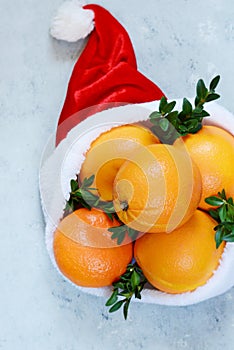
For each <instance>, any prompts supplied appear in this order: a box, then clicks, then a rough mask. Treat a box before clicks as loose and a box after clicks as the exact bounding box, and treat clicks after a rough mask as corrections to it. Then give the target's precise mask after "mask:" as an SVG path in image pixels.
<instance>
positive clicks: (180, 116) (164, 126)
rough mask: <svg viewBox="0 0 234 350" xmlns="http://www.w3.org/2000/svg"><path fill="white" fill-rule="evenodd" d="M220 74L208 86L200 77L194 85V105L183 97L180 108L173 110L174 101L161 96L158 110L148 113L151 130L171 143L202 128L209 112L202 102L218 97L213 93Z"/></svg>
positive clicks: (162, 140) (164, 141)
mask: <svg viewBox="0 0 234 350" xmlns="http://www.w3.org/2000/svg"><path fill="white" fill-rule="evenodd" d="M219 80H220V76H219V75H217V76H216V77H215V78H213V79H212V81H211V82H210V85H209V88H207V87H206V85H205V83H204V81H203V80H202V79H200V80H199V81H198V83H197V86H196V97H195V100H194V106H193V105H192V103H191V102H190V101H189V100H188V99H187V98H184V99H183V104H182V110H181V111H177V110H174V108H175V105H176V102H175V101H171V102H168V101H167V99H166V98H165V97H162V98H161V100H160V103H159V110H158V111H155V112H153V113H151V114H150V116H149V119H150V121H151V123H152V127H151V130H152V131H153V132H154V133H155V134H156V135H157V137H158V138H159V139H160V141H161V142H163V143H168V144H173V143H174V141H175V140H176V139H177V138H178V137H180V136H185V135H187V134H195V133H196V132H198V131H199V130H200V129H201V128H202V121H203V118H205V117H208V116H209V113H208V112H207V111H205V110H204V104H205V103H207V102H210V101H214V100H216V99H218V98H219V97H220V96H219V95H218V94H217V93H215V89H216V87H217V85H218V83H219Z"/></svg>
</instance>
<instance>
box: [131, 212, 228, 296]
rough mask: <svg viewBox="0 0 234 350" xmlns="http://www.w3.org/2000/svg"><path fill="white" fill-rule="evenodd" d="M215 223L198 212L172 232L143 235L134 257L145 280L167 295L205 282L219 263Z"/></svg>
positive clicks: (220, 252)
mask: <svg viewBox="0 0 234 350" xmlns="http://www.w3.org/2000/svg"><path fill="white" fill-rule="evenodd" d="M215 225H216V222H215V221H214V220H213V219H212V218H211V217H210V216H209V215H208V214H206V213H204V212H201V211H199V210H197V211H196V212H195V214H194V215H193V216H192V218H191V219H190V220H189V221H188V222H187V223H186V224H184V225H183V226H182V227H180V228H178V229H176V230H175V231H173V232H171V233H158V234H154V233H153V234H149V233H147V234H145V235H144V236H143V237H141V238H139V239H138V240H137V241H136V243H135V249H134V256H135V259H136V261H137V263H138V264H139V266H140V267H141V268H142V270H143V272H144V274H145V276H146V278H147V279H148V281H149V282H150V283H151V284H152V285H153V286H154V287H156V288H158V289H160V290H161V291H164V292H167V293H183V292H188V291H192V290H194V289H196V288H197V287H198V286H201V285H203V284H205V283H206V281H207V280H208V279H209V278H210V277H211V276H212V274H213V272H214V270H215V269H216V268H217V266H218V264H219V259H220V257H221V254H222V252H223V249H224V243H222V245H220V247H219V248H218V249H216V246H215V239H214V230H213V229H214V226H215Z"/></svg>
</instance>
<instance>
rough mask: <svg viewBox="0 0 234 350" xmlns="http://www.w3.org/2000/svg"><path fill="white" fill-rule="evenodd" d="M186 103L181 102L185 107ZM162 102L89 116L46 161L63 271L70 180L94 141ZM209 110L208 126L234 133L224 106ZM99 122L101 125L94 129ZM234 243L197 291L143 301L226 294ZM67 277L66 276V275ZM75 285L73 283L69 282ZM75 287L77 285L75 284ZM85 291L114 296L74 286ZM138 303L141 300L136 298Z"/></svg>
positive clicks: (49, 242) (51, 225)
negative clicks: (61, 231)
mask: <svg viewBox="0 0 234 350" xmlns="http://www.w3.org/2000/svg"><path fill="white" fill-rule="evenodd" d="M181 103H182V100H177V105H181ZM157 107H158V101H155V102H152V103H144V104H138V105H127V106H122V107H116V108H113V109H109V110H107V111H103V112H100V113H98V114H97V115H94V116H92V117H89V118H88V119H86V120H85V121H83V122H82V123H80V124H79V125H78V126H76V127H75V128H73V129H72V130H71V132H70V133H69V134H68V136H67V137H66V139H65V140H63V141H62V142H61V143H60V144H59V146H58V147H57V148H56V149H54V151H53V152H52V153H51V154H50V156H49V157H47V158H46V159H44V160H43V162H42V166H41V169H40V193H41V201H42V208H43V212H44V216H45V221H46V246H47V249H48V252H49V255H50V258H51V260H52V263H53V265H54V266H55V267H56V269H57V270H58V272H59V273H60V274H61V272H60V271H59V269H58V267H57V265H56V261H55V259H54V254H53V234H54V231H55V229H56V226H57V225H58V223H59V221H60V219H61V217H62V215H63V209H64V207H65V204H66V199H68V198H69V192H70V180H71V179H75V178H76V174H78V173H79V171H80V168H81V165H82V162H83V161H84V155H85V153H86V151H87V150H88V149H89V147H90V144H91V142H92V141H93V140H94V139H95V138H97V137H98V136H99V135H100V133H101V132H104V131H107V130H109V129H111V128H112V127H114V126H117V125H121V124H127V123H133V122H137V121H143V120H146V119H147V118H148V116H149V114H150V113H151V112H152V111H153V110H156V109H157ZM206 110H207V111H208V112H209V113H210V114H211V116H212V117H209V118H205V123H206V124H214V125H217V126H221V127H223V128H224V129H226V130H228V131H229V132H231V133H232V134H234V117H233V115H232V114H231V113H230V112H228V111H227V110H226V109H224V108H223V107H221V106H219V105H218V104H217V103H215V102H212V103H210V104H208V105H207V107H206ZM97 122H98V123H99V124H98V125H97V126H94V125H96V124H97ZM233 270H234V244H232V243H227V244H226V247H225V250H224V253H223V255H222V258H221V261H220V266H219V268H218V269H217V270H216V271H215V272H214V275H213V277H212V278H210V279H209V281H208V282H207V283H206V284H205V285H204V286H201V287H199V288H197V289H196V290H195V291H193V292H188V293H182V294H174V295H172V294H167V293H163V292H160V291H157V290H156V289H149V288H145V289H144V291H143V293H142V299H141V302H145V303H155V304H162V305H181V306H182V305H190V304H194V303H198V302H201V301H203V300H206V299H209V298H211V297H214V296H217V295H220V294H222V293H224V292H226V291H227V290H228V289H230V288H231V287H232V286H233V285H234V274H233ZM63 278H64V276H63ZM68 281H69V280H68ZM69 282H70V283H72V282H71V281H69ZM72 284H73V283H72ZM73 285H74V286H75V287H76V288H78V289H80V290H82V291H83V292H86V293H90V294H94V295H97V296H105V297H107V296H108V295H110V293H111V290H112V287H105V288H84V287H79V286H76V285H75V284H73ZM134 300H135V301H138V300H137V299H134Z"/></svg>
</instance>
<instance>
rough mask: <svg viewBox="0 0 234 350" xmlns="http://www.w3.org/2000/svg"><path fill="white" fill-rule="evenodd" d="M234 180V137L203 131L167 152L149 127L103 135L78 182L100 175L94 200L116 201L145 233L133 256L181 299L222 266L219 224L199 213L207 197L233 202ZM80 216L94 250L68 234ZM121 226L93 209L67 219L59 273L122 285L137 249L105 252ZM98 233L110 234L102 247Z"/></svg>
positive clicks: (59, 245)
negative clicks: (220, 195)
mask: <svg viewBox="0 0 234 350" xmlns="http://www.w3.org/2000/svg"><path fill="white" fill-rule="evenodd" d="M128 139H129V140H130V143H129V148H127V149H126V154H125V153H124V147H125V146H126V145H128ZM123 140H124V142H123ZM132 141H133V142H132ZM182 141H183V142H184V145H183V142H182ZM111 144H112V145H114V146H113V149H112V150H111V151H110V152H109V149H108V147H107V146H108V145H111ZM124 145H125V146H124ZM133 145H134V147H133V148H131V147H132V146H133ZM181 145H182V146H181ZM118 147H119V148H118ZM110 148H111V147H110ZM105 149H106V151H105V152H103V150H105ZM130 149H131V152H130V151H129V150H130ZM132 149H133V151H132ZM111 157H114V158H111ZM233 173H234V138H233V136H232V135H230V134H228V133H227V132H226V131H224V130H222V129H220V128H217V127H211V126H209V127H208V126H204V127H203V129H202V130H200V131H199V132H198V133H197V134H195V135H189V136H186V137H184V138H181V139H180V140H177V141H176V142H175V144H174V145H173V146H168V145H162V144H159V141H158V139H157V138H156V137H155V136H154V135H153V134H152V133H151V132H150V131H149V130H147V129H146V128H141V127H140V126H133V125H127V126H121V127H117V128H114V129H112V130H110V131H108V132H106V133H104V134H101V135H100V137H99V138H98V139H97V140H95V141H94V142H93V143H92V145H91V148H90V150H89V151H88V153H87V154H86V160H85V162H84V164H83V166H82V169H81V174H80V179H81V181H82V180H83V179H84V178H85V177H89V176H91V175H93V174H95V176H96V182H95V187H96V186H97V185H98V186H97V187H98V192H97V193H98V194H99V195H100V197H101V198H102V199H105V200H111V199H112V198H113V199H114V205H115V209H116V212H117V214H118V216H119V218H120V219H121V221H122V222H123V223H125V224H126V225H127V226H129V227H131V228H134V229H136V230H139V231H143V232H146V233H145V235H144V236H143V237H141V238H139V239H138V240H137V241H136V242H135V248H134V256H135V258H136V260H137V262H138V264H139V266H140V267H141V268H142V270H143V272H144V274H145V276H146V277H147V279H148V280H149V282H150V283H151V284H152V285H153V286H155V287H156V288H158V289H160V290H162V291H165V292H168V293H182V292H186V291H191V290H194V289H196V288H197V287H198V286H200V285H203V284H204V283H206V281H207V280H208V279H209V278H210V277H211V276H212V274H213V271H214V270H215V269H216V268H217V266H218V265H219V259H220V257H221V254H222V252H223V249H224V244H222V245H221V246H220V247H219V249H218V250H217V249H216V247H215V238H214V230H213V228H214V226H215V225H216V222H215V221H214V220H213V219H211V218H210V217H209V216H208V214H206V213H204V212H201V211H200V210H197V207H198V206H199V207H201V208H203V209H207V206H206V205H205V204H204V198H205V197H208V196H210V195H215V194H217V192H218V191H221V190H222V188H225V189H226V191H227V194H228V195H229V196H232V197H234V184H233ZM75 216H79V219H82V220H83V221H84V222H85V223H87V224H89V225H90V226H88V227H89V228H87V230H86V231H85V230H83V229H82V230H83V231H85V232H83V231H82V232H83V233H84V234H85V235H86V238H87V240H88V242H89V244H90V242H92V244H93V245H94V246H87V245H85V244H84V242H83V243H82V242H81V240H80V237H81V235H80V234H78V237H79V239H78V238H77V232H79V230H81V227H82V225H81V226H80V224H79V225H78V226H77V227H76V230H77V231H76V233H74V230H73V229H71V227H74V218H75ZM117 225H119V223H118V222H117V221H116V222H115V221H113V222H112V221H111V220H109V219H108V218H107V216H106V214H104V213H103V212H101V211H99V210H96V209H92V210H91V212H88V211H87V209H80V210H78V211H76V212H74V213H73V214H71V215H69V216H68V217H66V218H65V219H64V220H63V221H62V222H61V226H60V227H58V229H57V230H56V232H55V236H54V252H55V259H56V262H57V264H58V267H59V268H60V270H61V271H62V273H63V274H64V275H65V276H66V277H68V278H69V279H70V280H72V281H73V282H74V283H76V284H78V285H81V286H89V287H90V286H91V287H101V286H105V285H110V284H111V283H112V282H113V281H115V280H116V279H118V278H119V276H120V275H121V274H122V273H123V272H125V270H126V266H127V264H128V263H129V262H130V261H131V258H132V244H131V243H129V241H128V242H127V241H125V244H124V245H121V246H119V247H113V246H108V243H107V241H108V240H109V242H110V241H111V238H110V236H111V233H110V232H109V231H107V230H108V228H109V227H112V226H117ZM98 226H99V227H102V228H104V231H105V230H106V231H105V233H106V234H103V236H101V237H102V239H104V241H105V244H104V245H106V246H105V248H104V247H101V246H100V245H101V244H100V241H98V240H96V238H94V237H93V229H92V228H93V227H98ZM65 231H66V232H67V233H65V234H64V232H65ZM168 232H169V233H168ZM104 237H105V238H104ZM92 244H91V245H92ZM112 244H113V242H112ZM95 245H96V246H95ZM98 245H99V246H98Z"/></svg>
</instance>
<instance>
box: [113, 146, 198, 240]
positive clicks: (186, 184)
mask: <svg viewBox="0 0 234 350" xmlns="http://www.w3.org/2000/svg"><path fill="white" fill-rule="evenodd" d="M200 197H201V177H200V173H199V170H198V168H197V166H196V165H195V164H194V162H193V161H192V160H191V158H190V157H189V156H188V153H187V152H185V151H182V150H179V149H177V148H175V147H173V146H170V145H163V144H155V145H150V146H146V147H144V149H141V150H140V151H138V152H136V154H135V157H134V158H133V159H132V161H127V162H125V163H124V164H123V165H122V166H121V168H120V170H119V172H118V173H117V175H116V178H115V181H114V187H113V198H114V206H115V210H116V212H117V214H118V216H119V218H120V220H121V221H123V222H124V223H125V224H126V225H128V226H130V227H131V228H133V229H136V230H138V231H141V232H153V233H157V232H169V231H172V230H173V229H175V228H176V227H178V226H181V225H182V224H184V223H185V222H186V221H187V220H188V219H189V218H190V217H191V216H192V215H193V213H194V211H195V210H196V209H197V205H198V203H199V201H200Z"/></svg>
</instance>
